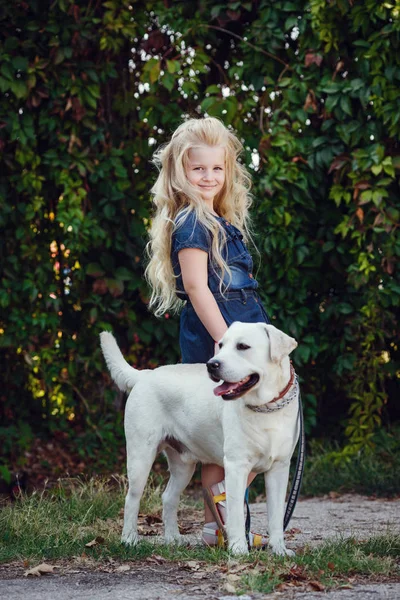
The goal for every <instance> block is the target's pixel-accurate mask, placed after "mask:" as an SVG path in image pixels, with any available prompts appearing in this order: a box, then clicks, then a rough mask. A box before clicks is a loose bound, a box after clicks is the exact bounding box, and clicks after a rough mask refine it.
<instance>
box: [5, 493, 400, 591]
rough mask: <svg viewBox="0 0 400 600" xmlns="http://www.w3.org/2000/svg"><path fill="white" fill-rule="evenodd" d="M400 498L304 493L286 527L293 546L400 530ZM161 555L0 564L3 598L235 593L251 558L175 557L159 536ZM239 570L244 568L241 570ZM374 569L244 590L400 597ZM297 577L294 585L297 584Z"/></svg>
mask: <svg viewBox="0 0 400 600" xmlns="http://www.w3.org/2000/svg"><path fill="white" fill-rule="evenodd" d="M399 509H400V499H394V500H383V499H374V498H365V497H362V496H357V495H343V496H340V495H336V494H332V495H331V496H330V497H324V498H312V499H304V500H300V501H299V502H298V504H297V507H296V510H295V514H294V517H293V519H292V521H291V523H290V526H289V532H288V533H287V534H286V538H287V545H288V547H289V548H293V549H296V548H297V549H299V548H302V547H304V546H305V545H306V544H308V545H310V546H313V547H314V546H318V545H319V544H321V543H322V542H323V541H326V540H327V538H334V537H338V536H343V537H355V538H357V539H361V540H362V539H367V538H368V537H370V536H372V535H375V534H382V533H385V532H390V533H400V510H399ZM251 512H252V529H253V531H257V532H258V531H259V532H265V531H266V513H265V505H264V503H259V504H253V505H252V506H251ZM199 533H200V530H198V532H197V534H196V535H194V534H193V533H191V534H189V535H187V538H188V541H189V542H190V543H198V541H199ZM147 539H153V540H154V542H155V551H154V554H153V556H151V557H149V558H147V559H145V560H143V561H137V562H133V561H128V562H125V563H123V564H121V563H117V562H113V561H112V560H111V561H110V562H109V564H107V565H105V564H104V563H102V564H101V565H99V564H98V563H95V562H94V561H93V559H90V558H85V557H80V558H79V559H76V560H75V561H67V560H64V561H58V562H53V563H52V564H54V565H56V568H55V569H54V573H52V574H49V575H45V576H42V577H38V578H36V577H35V578H31V577H23V574H24V572H25V571H26V568H27V565H26V564H25V565H24V564H23V563H17V562H15V563H12V564H9V565H2V566H0V579H1V580H0V597H1V598H2V599H3V600H8V599H11V598H12V599H13V600H14V599H15V598H20V597H21V598H22V597H23V598H24V600H25V599H26V600H36V599H38V600H39V599H40V600H54V598H56V599H57V600H67V599H72V598H73V599H74V600H77V599H85V600H86V599H87V600H89V599H90V600H91V599H93V600H94V599H96V600H103V599H111V598H118V600H136V599H137V600H139V599H140V600H142V599H148V600H156V599H158V598H160V599H161V598H162V599H163V600H164V599H166V600H172V599H174V598H177V599H180V600H188V599H189V598H190V599H193V600H195V599H197V598H199V599H204V598H208V599H218V600H226V599H227V598H235V597H236V595H235V589H234V584H235V581H236V580H238V579H239V577H240V575H241V574H243V565H240V564H238V565H237V567H236V569H235V565H234V564H233V567H232V565H230V568H229V573H228V568H224V567H221V565H212V564H211V565H210V564H206V563H202V562H196V561H180V562H177V563H174V562H170V561H168V560H166V559H165V558H162V557H161V556H159V555H158V554H157V546H156V544H157V543H158V541H159V540H158V538H156V537H153V538H147ZM235 570H236V575H235ZM378 579H379V580H377V577H376V576H370V577H369V578H364V579H363V580H360V579H357V578H350V579H349V580H348V581H347V583H346V587H344V588H341V589H336V590H333V591H329V592H326V591H325V590H320V591H318V590H317V589H315V588H313V586H312V585H310V582H308V583H301V582H296V581H295V580H294V581H293V582H292V583H291V582H288V583H287V584H285V585H284V586H282V588H281V589H280V590H278V591H275V592H272V593H271V594H268V595H266V594H259V593H252V594H250V595H248V596H241V598H242V600H245V599H246V600H249V598H251V599H254V600H258V599H260V598H268V599H271V600H272V599H278V598H279V599H285V600H287V599H288V600H290V599H296V600H298V599H300V598H303V599H308V598H311V599H312V598H314V597H315V598H317V597H320V598H321V596H322V594H323V596H324V597H327V598H328V599H329V600H353V599H357V600H358V599H359V600H370V599H371V600H378V599H381V598H382V599H383V598H385V599H387V600H397V599H398V598H400V579H396V578H391V579H390V580H388V579H385V578H382V577H381V578H378ZM292 584H293V585H292Z"/></svg>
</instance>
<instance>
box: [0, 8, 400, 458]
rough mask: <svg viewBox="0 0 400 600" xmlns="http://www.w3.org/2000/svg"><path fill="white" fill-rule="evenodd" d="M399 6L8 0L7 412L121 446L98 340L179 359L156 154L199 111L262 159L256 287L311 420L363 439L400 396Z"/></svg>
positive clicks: (35, 424) (3, 139)
mask: <svg viewBox="0 0 400 600" xmlns="http://www.w3.org/2000/svg"><path fill="white" fill-rule="evenodd" d="M398 13H399V9H398V5H397V4H396V3H395V2H394V0H393V1H392V2H391V1H389V2H385V3H382V2H378V1H374V0H354V1H352V2H348V1H345V0H336V1H335V0H333V1H332V2H329V3H326V2H325V1H324V0H310V1H308V2H305V3H304V2H300V1H296V2H276V1H273V0H263V1H262V2H255V1H253V2H251V1H250V2H244V3H240V2H233V1H232V2H224V3H222V4H218V3H215V2H210V1H206V2H198V3H197V4H196V3H192V2H190V3H186V2H183V3H181V2H160V1H158V2H144V1H143V2H139V3H132V4H131V3H130V2H128V1H126V0H110V1H108V2H103V3H93V2H89V3H87V2H83V1H81V0H79V1H75V2H74V1H73V0H55V1H54V2H52V3H51V5H50V6H47V5H46V6H45V3H42V2H39V1H36V2H35V1H33V2H30V3H18V4H16V5H14V4H10V3H8V2H5V1H3V2H1V3H0V18H1V25H2V26H1V32H2V33H1V53H2V61H1V67H0V90H1V91H2V97H1V99H0V125H1V128H0V151H1V160H2V163H3V166H4V168H3V170H2V173H1V177H0V193H1V203H2V210H1V213H0V226H1V229H2V235H1V238H0V245H1V251H2V253H3V254H4V256H5V258H4V260H3V261H2V282H1V283H2V285H1V289H0V306H1V318H0V333H1V335H0V352H1V358H2V362H6V366H5V367H3V378H4V381H5V382H6V384H5V385H4V386H3V392H2V395H1V402H0V411H1V416H2V418H3V417H4V418H5V419H6V422H15V423H28V424H29V425H30V426H32V429H33V430H34V432H36V431H50V432H51V431H54V430H57V429H64V430H71V431H73V432H77V431H78V432H80V433H81V435H82V436H83V437H82V439H86V438H85V432H86V431H89V432H91V433H92V434H93V435H94V436H95V438H96V439H101V440H102V441H103V443H104V445H105V446H106V447H109V446H110V445H112V444H113V443H114V440H115V431H114V421H115V418H116V417H115V411H116V410H117V411H118V409H120V408H121V399H120V398H119V397H118V396H115V392H114V391H113V390H112V388H111V385H110V380H109V378H108V375H107V373H106V371H105V368H104V364H103V360H102V357H101V355H100V352H99V348H98V334H99V332H100V331H101V330H102V329H104V328H111V329H113V331H114V332H115V333H116V334H117V337H118V340H119V342H120V344H121V346H122V349H123V351H124V353H125V354H126V355H127V357H128V359H129V360H130V361H131V362H132V363H133V364H137V365H138V366H147V365H150V366H152V365H156V364H159V363H162V362H174V361H176V360H177V359H178V357H179V352H178V346H177V334H178V323H177V319H176V317H173V316H172V315H166V316H165V318H163V319H161V320H160V321H157V320H156V319H155V318H154V317H153V316H152V315H151V314H150V313H149V312H148V311H147V307H146V297H147V293H148V291H147V289H146V287H145V284H144V281H143V263H142V255H143V249H144V244H145V241H146V227H147V226H148V219H149V210H150V203H149V189H150V187H151V184H152V182H153V181H154V179H155V171H154V168H153V167H152V166H151V164H150V158H151V155H152V152H153V150H154V149H155V147H157V145H159V144H160V143H162V142H164V141H165V140H167V139H168V137H169V136H170V134H171V132H172V131H173V130H174V129H175V128H176V126H177V125H178V124H179V123H180V122H181V119H182V117H183V116H184V115H190V116H196V115H198V116H200V115H203V114H209V115H213V116H219V117H220V118H221V119H223V120H224V122H225V123H226V124H228V125H231V126H232V127H233V128H234V129H235V130H236V131H237V132H238V134H239V136H240V137H242V138H243V140H244V144H245V148H246V154H245V156H244V160H245V161H246V162H247V163H248V164H249V165H250V164H252V160H253V161H254V160H255V159H254V158H252V157H254V156H255V155H257V156H258V157H259V167H258V168H254V171H253V173H254V198H255V202H254V210H253V214H254V219H255V229H256V233H257V236H256V241H257V245H258V247H259V250H260V253H261V256H260V260H259V269H258V271H257V278H258V280H259V281H260V284H261V290H262V296H263V298H264V300H265V304H266V306H267V308H268V311H269V313H270V315H271V316H272V318H273V319H274V322H275V323H276V324H277V325H278V326H279V327H280V328H282V329H283V330H285V331H287V332H288V333H290V334H291V335H294V336H295V337H296V338H297V339H298V341H299V348H298V350H296V352H295V353H294V356H293V358H294V361H295V364H296V367H297V370H298V372H299V374H300V376H301V378H302V382H303V383H302V389H303V396H304V398H305V406H306V421H307V429H308V431H309V432H310V431H312V430H313V427H314V426H315V424H316V422H317V421H318V422H319V427H318V433H319V432H320V431H321V430H325V431H329V432H335V431H338V430H339V429H340V428H341V427H342V425H343V423H345V425H346V434H347V436H348V438H349V440H350V446H349V447H350V448H352V449H353V450H354V449H357V448H359V447H361V446H363V445H365V444H366V443H367V444H368V443H371V444H372V441H371V440H372V438H371V436H372V433H373V431H374V429H375V427H376V426H377V425H380V424H381V422H382V416H385V418H386V417H387V415H388V412H387V408H385V406H386V405H387V401H388V399H389V396H392V397H393V398H395V397H396V395H397V397H398V391H399V384H398V382H399V378H398V371H399V351H398V345H397V344H398V339H397V337H396V331H398V310H397V308H398V305H399V297H400V284H399V277H398V257H399V254H400V244H399V236H398V222H399V204H400V203H399V185H398V172H399V169H400V152H399V145H398V136H399V130H400V113H399V111H398V89H399V80H400V60H399V56H400V54H399V52H400V49H399V46H400V44H399V30H400V21H399V14H398ZM255 258H256V261H255V262H256V263H257V257H255ZM389 413H390V405H389ZM393 415H395V413H393ZM24 435H25V438H26V434H24ZM5 436H6V434H4V432H3V433H0V437H2V438H3V441H4V438H5ZM16 437H17V438H18V435H17V436H16ZM117 438H118V440H119V437H118V436H117ZM8 442H10V438H9V439H8ZM9 445H10V444H9ZM11 445H12V444H11ZM14 451H15V450H14Z"/></svg>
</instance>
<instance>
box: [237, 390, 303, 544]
mask: <svg viewBox="0 0 400 600" xmlns="http://www.w3.org/2000/svg"><path fill="white" fill-rule="evenodd" d="M298 420H299V422H300V432H299V441H298V450H297V461H296V471H295V475H294V479H293V482H292V487H291V488H290V493H289V497H288V501H287V504H286V510H285V516H284V519H283V531H285V530H286V529H287V527H288V525H289V523H290V519H291V518H292V515H293V511H294V509H295V506H296V503H297V500H298V497H299V494H300V489H301V484H302V481H303V473H304V464H305V459H306V436H305V432H304V414H303V403H302V400H301V392H300V387H299V412H298ZM245 503H246V539H247V544H248V546H249V550H250V541H249V533H250V526H251V525H250V524H251V517H250V508H249V502H248V494H247V493H246V496H245Z"/></svg>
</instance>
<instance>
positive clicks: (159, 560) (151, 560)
mask: <svg viewBox="0 0 400 600" xmlns="http://www.w3.org/2000/svg"><path fill="white" fill-rule="evenodd" d="M146 562H149V563H155V564H156V565H160V564H161V563H165V562H167V559H166V558H164V557H163V556H160V555H159V554H153V555H152V556H148V557H147V558H146Z"/></svg>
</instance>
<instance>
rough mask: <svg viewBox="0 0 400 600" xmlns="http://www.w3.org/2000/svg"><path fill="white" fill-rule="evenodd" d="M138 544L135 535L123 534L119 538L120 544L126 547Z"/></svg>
mask: <svg viewBox="0 0 400 600" xmlns="http://www.w3.org/2000/svg"><path fill="white" fill-rule="evenodd" d="M138 542H139V536H138V534H137V533H133V532H130V533H123V534H122V536H121V543H122V544H126V545H127V546H136V544H137V543H138Z"/></svg>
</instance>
